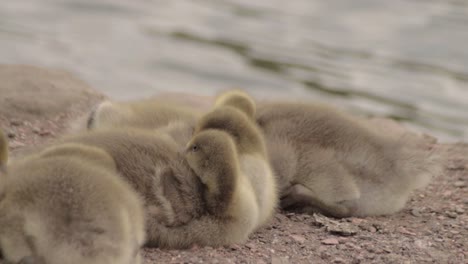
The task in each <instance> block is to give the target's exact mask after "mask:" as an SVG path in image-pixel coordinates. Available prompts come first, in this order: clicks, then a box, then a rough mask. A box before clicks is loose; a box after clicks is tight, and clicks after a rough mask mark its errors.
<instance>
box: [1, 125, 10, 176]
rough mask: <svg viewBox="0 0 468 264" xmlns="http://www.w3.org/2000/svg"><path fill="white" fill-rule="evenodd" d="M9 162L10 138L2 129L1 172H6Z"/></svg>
mask: <svg viewBox="0 0 468 264" xmlns="http://www.w3.org/2000/svg"><path fill="white" fill-rule="evenodd" d="M7 163H8V140H7V137H6V136H5V133H4V132H3V130H1V129H0V172H2V173H6V168H7Z"/></svg>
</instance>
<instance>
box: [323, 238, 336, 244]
mask: <svg viewBox="0 0 468 264" xmlns="http://www.w3.org/2000/svg"><path fill="white" fill-rule="evenodd" d="M339 243H340V242H339V241H338V239H336V238H334V237H331V238H327V239H324V240H322V244H324V245H338V244H339Z"/></svg>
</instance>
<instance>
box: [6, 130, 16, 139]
mask: <svg viewBox="0 0 468 264" xmlns="http://www.w3.org/2000/svg"><path fill="white" fill-rule="evenodd" d="M7 137H8V138H15V137H16V133H15V132H13V131H8V132H7Z"/></svg>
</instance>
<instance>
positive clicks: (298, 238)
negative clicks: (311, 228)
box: [290, 235, 306, 244]
mask: <svg viewBox="0 0 468 264" xmlns="http://www.w3.org/2000/svg"><path fill="white" fill-rule="evenodd" d="M290 237H291V238H292V239H293V240H294V241H296V242H298V243H300V244H303V243H304V242H305V241H306V238H305V237H303V236H300V235H290Z"/></svg>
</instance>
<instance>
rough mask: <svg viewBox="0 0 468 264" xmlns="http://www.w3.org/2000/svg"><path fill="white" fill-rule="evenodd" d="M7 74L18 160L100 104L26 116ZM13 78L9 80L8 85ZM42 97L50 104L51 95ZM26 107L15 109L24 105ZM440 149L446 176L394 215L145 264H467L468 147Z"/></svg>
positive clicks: (310, 224) (287, 226)
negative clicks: (10, 89) (443, 158)
mask: <svg viewBox="0 0 468 264" xmlns="http://www.w3.org/2000/svg"><path fill="white" fill-rule="evenodd" d="M8 70H9V69H8ZM28 70H31V69H28ZM4 71H5V69H2V68H1V67H0V95H1V97H0V103H1V104H3V103H4V101H3V102H2V100H8V101H9V103H10V107H9V108H8V109H2V108H1V106H0V127H1V128H2V129H3V130H4V131H6V132H7V134H8V137H9V138H10V150H11V151H13V153H19V152H21V151H24V150H25V149H27V148H28V147H31V146H34V145H38V144H41V143H44V142H46V141H48V140H51V139H54V138H55V137H57V136H59V135H60V134H62V133H64V131H67V127H68V125H67V124H68V122H69V121H70V120H73V119H76V118H77V117H78V116H80V115H81V114H83V113H85V112H87V111H89V110H90V109H91V108H92V106H93V105H94V104H95V103H96V102H97V101H100V100H102V98H103V97H102V96H101V95H99V94H98V93H95V94H93V93H86V96H85V97H80V98H79V99H80V100H75V101H74V103H70V104H67V105H66V108H65V109H61V110H57V111H54V112H48V113H44V112H41V111H37V109H33V110H30V109H29V110H28V111H29V112H28V111H26V114H25V110H24V108H21V107H11V104H13V105H14V104H15V100H14V98H6V97H5V94H8V93H7V92H5V91H7V90H8V89H9V86H8V87H7V86H5V82H3V83H2V82H1V81H3V79H4V78H7V75H5V74H3V75H2V73H3V72H4ZM22 71H23V73H21V76H22V77H21V78H23V79H21V78H20V79H21V80H20V81H18V82H17V83H15V84H12V85H11V87H13V88H12V89H14V86H15V85H24V83H25V82H24V78H27V76H32V77H31V78H33V79H30V80H34V78H37V76H36V75H27V74H24V71H25V69H22ZM32 71H34V72H36V71H37V69H33V70H32ZM18 75H19V73H18ZM11 76H12V75H11V72H10V73H9V74H8V78H11ZM25 76H26V77H25ZM62 77H63V76H62ZM62 77H61V78H62ZM50 78H52V77H50ZM53 78H56V76H55V77H53ZM53 78H52V79H53ZM66 78H69V79H67V82H64V83H65V84H66V85H69V83H74V82H76V80H73V78H72V77H71V76H68V77H66ZM41 85H46V86H47V85H51V82H45V84H44V83H43V84H41ZM79 85H81V86H86V85H85V84H84V83H79ZM52 86H53V85H52ZM11 87H10V88H11ZM31 87H32V89H35V88H37V86H34V85H32V86H31ZM78 90H79V89H78ZM43 93H44V94H42V96H44V95H45V94H47V95H48V96H50V93H51V91H49V90H47V91H45V92H43ZM52 93H53V91H52ZM80 94H82V93H80ZM18 96H21V94H19V95H18ZM64 96H72V97H73V96H75V95H68V94H67V95H64ZM40 98H41V95H40V94H38V95H37V96H36V95H35V96H32V97H31V99H29V100H31V102H32V101H34V102H35V104H36V107H38V108H40V107H44V106H41V105H40V104H39V105H37V102H38V100H39V101H40ZM74 98H75V97H74ZM23 99H24V98H23ZM23 99H22V101H17V102H16V104H24V100H23ZM5 111H8V114H6V113H5ZM436 148H437V149H438V151H441V152H444V153H446V154H447V155H448V157H449V160H448V162H447V164H446V170H445V172H444V173H443V175H442V176H440V177H438V178H436V179H435V180H434V181H433V182H432V183H431V184H430V185H429V186H428V187H427V188H426V189H425V190H422V191H419V192H417V193H415V194H414V195H413V196H412V198H411V200H410V201H409V202H408V204H407V205H406V207H405V209H404V210H402V211H401V212H399V213H397V214H394V215H391V216H385V217H367V218H348V219H341V220H338V219H332V218H327V217H324V216H321V215H303V214H296V213H294V212H278V213H277V214H276V216H275V218H274V220H273V221H272V222H271V224H269V225H268V226H266V227H265V228H263V229H262V230H260V231H258V232H256V233H254V234H252V235H251V237H250V239H249V240H248V241H247V242H246V243H245V244H239V245H230V246H227V247H221V248H210V247H203V248H199V247H194V248H192V249H190V250H160V249H157V248H145V249H143V250H142V251H143V255H144V259H145V261H144V263H273V264H280V263H454V264H455V263H456V264H459V263H468V256H467V254H468V213H467V209H468V208H467V207H468V192H467V190H468V187H467V185H468V144H467V143H456V144H439V145H437V146H436ZM220 235H222V234H220Z"/></svg>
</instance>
